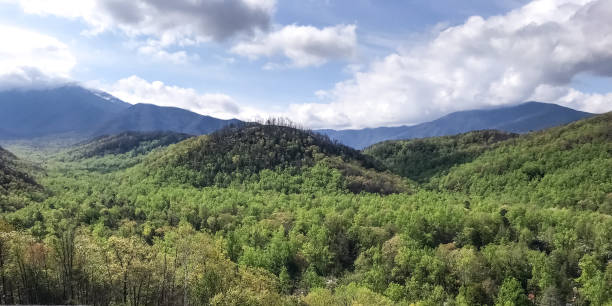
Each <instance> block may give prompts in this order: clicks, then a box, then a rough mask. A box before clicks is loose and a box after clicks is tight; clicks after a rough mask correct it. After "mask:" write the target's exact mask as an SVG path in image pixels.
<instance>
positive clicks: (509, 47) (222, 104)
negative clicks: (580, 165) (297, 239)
mask: <svg viewBox="0 0 612 306" xmlns="http://www.w3.org/2000/svg"><path fill="white" fill-rule="evenodd" d="M0 40H1V42H2V43H1V44H0V90H7V89H14V88H44V87H49V86H58V85H59V84H64V83H67V82H70V83H73V82H76V83H79V84H81V85H83V86H86V87H89V88H93V89H99V90H103V91H106V92H109V93H111V94H113V95H115V96H116V97H118V98H120V99H122V100H124V101H126V102H129V103H152V104H157V105H161V106H176V107H181V108H185V109H189V110H191V111H194V112H197V113H200V114H203V115H210V116H214V117H218V118H223V119H228V118H238V119H242V120H259V119H265V118H268V117H285V118H288V119H290V120H292V121H294V122H296V123H298V124H300V125H302V126H305V127H309V128H335V129H346V128H365V127H378V126H397V125H412V124H418V123H421V122H425V121H430V120H433V119H436V118H438V117H440V116H443V115H445V114H448V113H450V112H454V111H460V110H468V109H480V108H492V107H500V106H507V105H516V104H518V103H521V102H525V101H541V102H550V103H557V104H560V105H564V106H568V107H571V108H574V109H579V110H583V111H588V112H594V113H602V112H607V111H610V110H612V1H610V0H533V1H530V0H499V1H490V0H471V1H457V0H436V1H426V0H174V1H166V0H131V1H124V0H53V1H49V0H0Z"/></svg>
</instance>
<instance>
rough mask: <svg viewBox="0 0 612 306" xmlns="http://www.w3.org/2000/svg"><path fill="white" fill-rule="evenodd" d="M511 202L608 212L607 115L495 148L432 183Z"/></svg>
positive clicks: (611, 124)
mask: <svg viewBox="0 0 612 306" xmlns="http://www.w3.org/2000/svg"><path fill="white" fill-rule="evenodd" d="M432 185H435V186H437V187H439V188H441V189H445V190H449V191H460V192H465V193H468V194H471V195H474V196H493V197H501V198H505V199H511V200H512V202H517V201H518V202H534V203H538V204H539V205H546V206H553V205H554V206H563V207H580V208H582V209H593V210H597V209H599V210H600V211H602V212H605V213H608V214H610V213H612V113H607V114H603V115H598V116H595V117H592V118H589V119H583V120H580V121H577V122H574V123H571V124H568V125H565V126H561V127H556V128H551V129H548V130H544V131H540V132H534V133H529V134H526V135H522V136H520V137H517V138H514V139H510V140H507V141H505V142H502V143H500V144H499V145H498V146H497V147H496V148H495V149H493V150H489V151H487V152H484V153H483V154H482V155H480V156H479V157H477V158H476V159H474V160H473V161H472V162H469V163H465V164H462V165H459V166H457V167H455V168H453V169H451V171H450V172H449V173H448V175H446V176H443V177H439V178H437V179H434V180H433V181H432Z"/></svg>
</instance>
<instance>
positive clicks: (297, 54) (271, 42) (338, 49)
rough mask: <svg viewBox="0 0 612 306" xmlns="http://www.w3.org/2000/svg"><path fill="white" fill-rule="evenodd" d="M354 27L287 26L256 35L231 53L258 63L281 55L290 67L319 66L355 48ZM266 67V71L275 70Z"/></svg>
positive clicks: (269, 64)
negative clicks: (261, 59) (256, 60)
mask: <svg viewBox="0 0 612 306" xmlns="http://www.w3.org/2000/svg"><path fill="white" fill-rule="evenodd" d="M355 29H356V26H355V25H338V26H333V27H326V28H322V29H319V28H315V27H312V26H297V25H288V26H285V27H283V28H281V29H279V30H277V31H273V32H271V33H259V35H257V36H255V37H254V38H253V39H252V40H251V41H248V42H242V43H239V44H237V45H236V46H234V47H233V48H232V49H231V52H233V53H235V54H238V55H242V56H246V57H249V58H251V59H257V58H260V57H264V56H265V57H273V56H277V55H282V56H285V57H287V58H289V59H290V60H291V64H290V66H292V67H307V66H319V65H322V64H324V63H326V62H327V61H328V60H331V59H346V58H350V57H352V56H353V55H354V53H355V50H356V48H357V35H356V33H355ZM279 66H282V65H278V64H275V63H268V64H267V65H266V67H267V68H268V69H274V68H278V67H279Z"/></svg>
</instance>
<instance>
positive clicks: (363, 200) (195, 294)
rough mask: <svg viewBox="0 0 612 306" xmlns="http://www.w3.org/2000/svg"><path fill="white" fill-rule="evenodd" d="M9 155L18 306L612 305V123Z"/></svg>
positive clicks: (227, 136)
mask: <svg viewBox="0 0 612 306" xmlns="http://www.w3.org/2000/svg"><path fill="white" fill-rule="evenodd" d="M3 148H4V149H0V208H1V215H0V304H88V305H133V306H136V305H313V306H314V305H325V306H332V305H333V306H335V305H338V306H340V305H503V306H509V305H612V113H607V114H603V115H599V116H594V117H592V118H589V119H584V120H580V121H577V122H574V123H571V124H569V125H565V126H561V127H556V128H552V129H548V130H544V131H539V132H533V133H528V134H523V135H517V134H509V133H503V132H498V131H476V132H470V133H467V134H461V135H456V136H447V137H436V138H427V139H420V140H406V141H389V142H383V143H380V144H376V145H374V146H372V147H370V148H367V149H365V150H364V151H363V152H362V151H357V150H354V149H351V148H349V147H346V146H343V145H340V144H338V143H336V142H334V141H331V140H330V139H329V138H327V137H325V136H321V135H319V134H316V133H314V132H311V131H306V130H302V129H298V128H295V127H292V126H290V125H287V124H285V123H284V122H277V121H271V122H268V123H266V124H245V125H240V126H230V127H228V128H225V129H223V130H221V131H218V132H215V133H213V134H210V135H204V136H197V137H190V136H189V135H184V134H174V133H169V132H168V133H166V132H164V133H123V134H119V135H113V136H103V137H98V138H95V139H93V140H91V141H87V142H82V143H78V144H76V145H73V146H69V147H65V146H55V145H47V146H45V145H40V144H37V145H33V144H32V143H24V142H13V143H5V144H3Z"/></svg>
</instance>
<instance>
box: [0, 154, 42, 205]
mask: <svg viewBox="0 0 612 306" xmlns="http://www.w3.org/2000/svg"><path fill="white" fill-rule="evenodd" d="M28 170H30V169H27V167H26V165H25V164H24V163H22V162H20V161H19V160H18V159H17V157H16V156H15V155H13V153H11V152H9V151H7V150H5V149H3V148H2V147H0V210H1V211H2V212H6V211H14V210H15V209H19V208H22V207H24V206H25V205H26V203H27V202H28V199H30V198H32V197H36V196H37V193H39V192H40V191H41V189H42V188H41V187H40V186H39V185H38V184H37V183H36V181H35V180H34V178H32V176H31V175H30V174H28Z"/></svg>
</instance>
